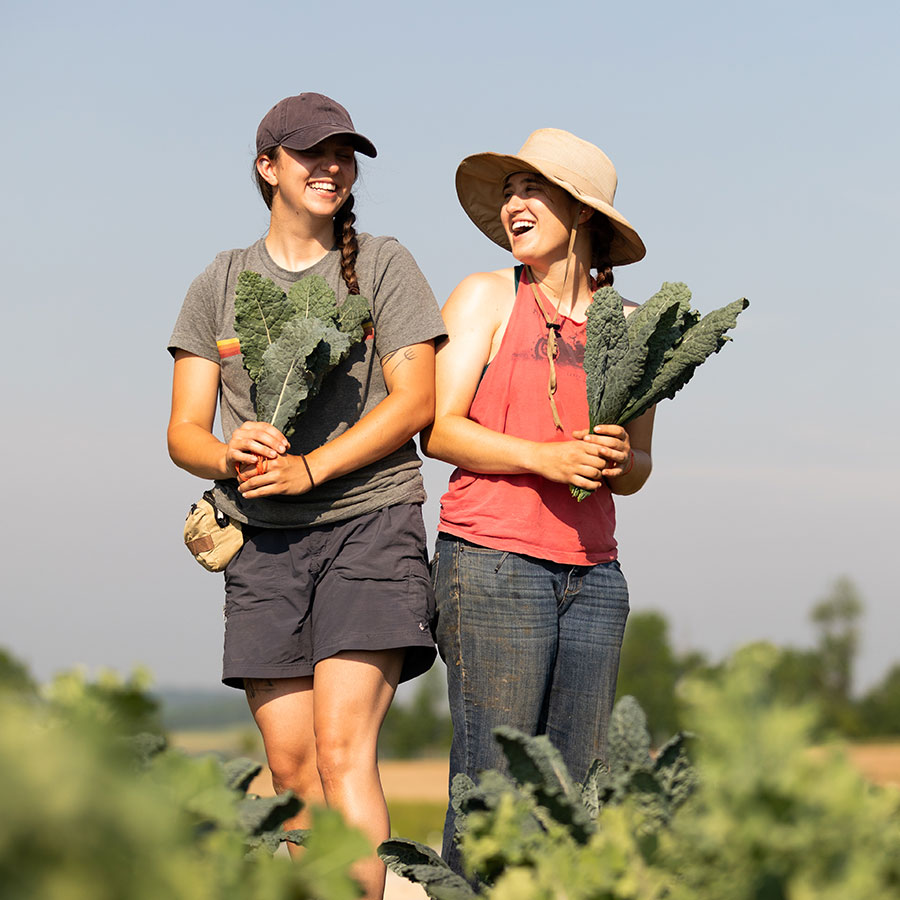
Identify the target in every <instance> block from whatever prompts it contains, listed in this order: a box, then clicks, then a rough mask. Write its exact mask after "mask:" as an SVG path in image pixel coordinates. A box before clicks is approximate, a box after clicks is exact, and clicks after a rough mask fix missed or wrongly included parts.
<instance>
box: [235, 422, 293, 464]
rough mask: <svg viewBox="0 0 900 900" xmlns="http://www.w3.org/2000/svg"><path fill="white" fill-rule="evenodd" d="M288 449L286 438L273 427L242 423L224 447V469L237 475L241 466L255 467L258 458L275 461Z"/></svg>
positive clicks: (261, 423) (263, 423) (259, 423)
mask: <svg viewBox="0 0 900 900" xmlns="http://www.w3.org/2000/svg"><path fill="white" fill-rule="evenodd" d="M288 447H290V444H289V443H288V440H287V438H286V437H285V436H284V435H283V434H282V433H281V432H280V431H279V430H278V429H277V428H275V426H274V425H269V424H268V423H267V422H244V424H243V425H241V426H240V427H239V428H236V429H235V431H234V433H233V434H232V435H231V440H229V441H228V443H227V444H226V445H225V467H226V468H227V469H228V471H229V472H235V473H237V472H238V470H239V469H240V468H241V467H242V466H250V465H252V466H255V465H256V461H257V458H258V457H262V458H263V459H275V457H277V456H279V455H280V454H282V453H286V452H287V449H288Z"/></svg>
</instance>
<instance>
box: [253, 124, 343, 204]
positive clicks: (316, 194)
mask: <svg viewBox="0 0 900 900" xmlns="http://www.w3.org/2000/svg"><path fill="white" fill-rule="evenodd" d="M257 170H258V171H259V173H260V175H261V176H262V177H263V178H264V179H265V180H266V181H267V182H268V183H269V184H270V185H272V187H273V188H274V189H275V190H274V197H273V211H274V208H275V205H279V206H281V207H283V208H285V209H287V210H290V211H293V212H297V213H299V212H306V213H308V214H309V215H311V216H313V217H316V218H324V217H327V218H333V217H334V215H335V213H337V211H338V210H339V209H340V208H341V206H342V205H343V204H344V201H345V200H346V199H347V196H348V195H349V194H350V191H351V189H352V188H353V182H354V181H355V180H356V157H355V156H354V153H353V147H352V146H351V145H350V144H349V143H347V141H346V140H345V139H342V138H341V137H340V136H336V137H331V138H326V139H325V140H324V141H321V142H320V143H318V144H316V145H315V146H313V147H310V148H309V149H308V150H291V149H289V148H287V147H281V148H280V150H279V152H278V153H277V154H274V155H273V156H267V155H265V154H263V155H262V156H260V157H259V159H258V160H257Z"/></svg>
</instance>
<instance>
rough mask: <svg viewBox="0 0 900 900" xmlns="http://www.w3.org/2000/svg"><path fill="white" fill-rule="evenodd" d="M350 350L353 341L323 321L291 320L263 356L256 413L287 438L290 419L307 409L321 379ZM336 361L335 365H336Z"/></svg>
mask: <svg viewBox="0 0 900 900" xmlns="http://www.w3.org/2000/svg"><path fill="white" fill-rule="evenodd" d="M349 349H350V339H349V338H348V337H347V335H345V334H343V333H342V332H340V331H338V330H337V329H336V328H333V327H331V326H328V325H325V324H324V323H323V322H322V321H321V319H302V318H301V319H292V320H291V321H290V322H288V323H287V324H286V325H285V326H284V328H283V329H282V331H281V334H280V335H279V336H278V340H277V341H275V342H274V343H273V344H272V345H271V346H270V347H269V348H268V350H266V352H265V353H264V354H263V364H262V368H261V370H260V375H259V379H258V381H257V383H256V413H257V415H258V416H259V418H260V420H261V421H266V422H270V423H271V424H272V425H274V426H275V427H276V428H277V429H279V431H281V432H282V434H284V435H285V437H289V436H290V433H291V432H292V431H293V428H290V427H289V424H290V423H291V420H292V419H294V418H295V417H296V416H298V415H299V414H300V413H301V412H302V411H303V410H304V409H305V408H306V401H307V399H308V398H309V397H310V396H311V395H312V396H314V395H315V394H316V392H317V391H318V389H319V387H320V386H321V384H322V379H323V378H324V377H325V375H326V374H327V373H328V372H329V371H330V370H331V369H332V368H333V365H332V364H331V360H332V359H336V360H337V362H339V361H340V359H341V358H342V355H346V353H347V352H349ZM337 362H335V365H336V364H337Z"/></svg>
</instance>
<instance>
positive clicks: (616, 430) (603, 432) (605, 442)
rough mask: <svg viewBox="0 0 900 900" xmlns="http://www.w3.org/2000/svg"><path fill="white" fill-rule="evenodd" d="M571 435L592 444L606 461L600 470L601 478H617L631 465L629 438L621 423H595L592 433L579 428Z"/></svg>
mask: <svg viewBox="0 0 900 900" xmlns="http://www.w3.org/2000/svg"><path fill="white" fill-rule="evenodd" d="M572 437H574V438H576V439H579V440H585V441H587V442H588V443H589V444H593V445H594V446H595V447H597V448H598V449H599V451H600V456H601V457H603V459H604V460H605V461H606V465H605V467H604V468H603V469H602V470H601V471H600V475H601V476H602V477H603V478H617V477H618V476H619V475H623V474H624V473H625V471H626V469H629V468H630V466H631V452H632V451H631V438H630V437H629V436H628V432H627V431H626V430H625V429H624V428H623V427H622V426H621V425H597V426H595V428H594V431H593V433H589V432H588V430H587V429H586V428H585V429H581V430H579V431H575V432H573V433H572Z"/></svg>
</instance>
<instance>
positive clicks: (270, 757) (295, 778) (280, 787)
mask: <svg viewBox="0 0 900 900" xmlns="http://www.w3.org/2000/svg"><path fill="white" fill-rule="evenodd" d="M267 761H268V763H269V771H270V772H271V773H272V787H273V788H274V789H275V793H277V794H283V793H284V792H285V791H288V790H290V791H293V792H294V793H295V794H297V795H298V796H300V797H303V796H307V795H312V794H315V793H318V791H317V790H316V787H317V782H318V779H319V773H318V770H317V768H316V763H315V760H314V759H309V758H307V757H303V756H296V755H294V754H292V753H286V752H277V751H276V752H274V753H273V752H270V753H269V754H267Z"/></svg>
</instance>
